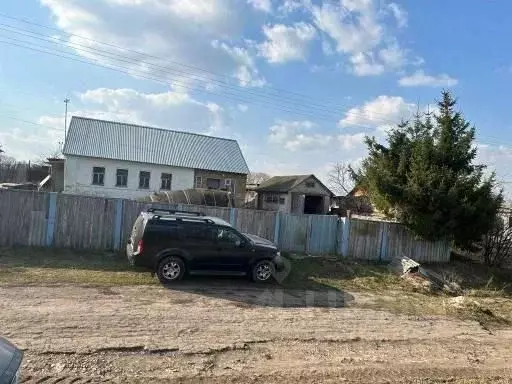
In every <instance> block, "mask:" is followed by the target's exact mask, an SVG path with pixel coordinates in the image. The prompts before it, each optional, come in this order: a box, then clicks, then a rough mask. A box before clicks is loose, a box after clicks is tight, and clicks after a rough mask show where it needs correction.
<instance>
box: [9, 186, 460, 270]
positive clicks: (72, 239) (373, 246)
mask: <svg viewBox="0 0 512 384" xmlns="http://www.w3.org/2000/svg"><path fill="white" fill-rule="evenodd" d="M149 207H159V208H174V209H186V210H189V211H201V212H204V213H205V214H207V215H211V216H217V217H220V218H222V219H224V220H226V221H227V222H229V223H231V225H233V226H234V227H235V228H237V229H238V230H240V231H241V232H244V233H252V234H255V235H258V236H261V237H264V238H266V239H269V240H272V241H274V242H275V243H276V244H278V246H279V247H280V249H281V250H283V251H290V252H301V253H310V254H318V255H321V254H330V255H334V254H338V255H342V257H350V258H356V259H364V260H381V261H387V260H391V259H392V258H393V257H394V256H402V255H406V256H408V257H411V258H413V259H415V260H416V261H419V262H447V261H449V259H450V251H451V245H450V244H449V243H448V242H441V241H439V242H427V241H423V240H420V239H417V238H415V236H413V235H412V234H411V233H410V232H409V231H408V230H407V229H406V228H405V227H404V226H403V225H401V224H397V223H389V222H383V221H369V220H359V219H354V218H352V219H348V218H341V219H338V217H336V216H318V215H284V214H280V213H276V212H269V211H257V210H249V209H238V208H218V207H203V206H194V205H182V204H163V203H140V202H137V201H133V200H123V199H107V198H99V197H87V196H77V195H66V194H57V193H40V192H28V191H9V190H0V246H48V247H51V246H54V247H64V248H76V249H122V248H123V247H124V244H125V243H126V241H127V237H128V235H129V233H130V231H131V228H132V225H133V222H134V221H135V218H136V217H137V215H138V214H139V213H140V212H141V211H143V210H146V209H147V208H149Z"/></svg>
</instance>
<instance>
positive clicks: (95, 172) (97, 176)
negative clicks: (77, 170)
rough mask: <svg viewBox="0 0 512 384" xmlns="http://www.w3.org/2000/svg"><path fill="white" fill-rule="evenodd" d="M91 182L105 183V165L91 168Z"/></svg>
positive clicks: (94, 183)
mask: <svg viewBox="0 0 512 384" xmlns="http://www.w3.org/2000/svg"><path fill="white" fill-rule="evenodd" d="M92 184H93V185H105V167H93V168H92Z"/></svg>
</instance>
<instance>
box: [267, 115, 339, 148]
mask: <svg viewBox="0 0 512 384" xmlns="http://www.w3.org/2000/svg"><path fill="white" fill-rule="evenodd" d="M315 127H316V125H315V124H313V123H312V122H311V121H308V120H305V121H283V120H278V121H277V122H276V124H274V125H273V126H271V127H270V128H269V132H270V133H269V137H268V139H269V142H270V143H272V144H279V145H281V146H283V147H284V148H285V149H287V150H288V151H292V152H294V151H298V150H302V151H306V150H312V149H318V148H322V147H327V146H328V145H329V143H330V141H331V140H332V136H330V135H324V134H319V133H313V132H310V131H311V130H312V129H313V128H315Z"/></svg>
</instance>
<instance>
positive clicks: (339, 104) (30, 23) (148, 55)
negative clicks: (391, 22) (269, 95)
mask: <svg viewBox="0 0 512 384" xmlns="http://www.w3.org/2000/svg"><path fill="white" fill-rule="evenodd" d="M0 16H1V17H4V18H8V19H11V20H15V21H18V22H22V23H26V24H29V25H33V26H37V27H40V28H45V29H49V30H53V31H58V32H60V33H64V34H66V35H68V36H73V37H78V38H80V39H83V40H87V41H91V42H94V43H97V44H101V45H105V46H108V47H112V48H116V49H119V50H122V51H126V52H132V53H135V54H137V55H142V56H145V57H150V58H153V59H157V60H161V61H164V62H169V63H173V64H175V65H179V66H181V67H185V68H190V69H193V70H197V71H200V72H203V73H209V74H212V75H214V76H217V77H218V76H221V77H222V78H225V77H226V76H225V75H219V74H217V73H215V72H212V71H209V70H206V69H203V68H200V67H197V66H192V65H187V64H183V63H180V62H178V61H173V60H170V59H163V58H161V57H158V56H154V55H150V54H147V53H145V52H140V51H136V50H133V49H129V48H125V47H121V46H119V45H115V44H112V43H108V42H102V41H99V40H95V39H91V38H88V37H85V36H81V35H77V34H72V33H69V32H65V31H62V30H60V29H58V28H53V27H50V26H47V25H43V24H38V23H35V22H31V21H28V20H26V19H22V18H16V17H13V16H9V15H6V14H3V13H0ZM2 25H6V24H2ZM7 26H8V27H10V28H14V29H18V30H22V31H27V30H23V29H20V28H16V27H13V26H10V25H7ZM28 32H29V33H32V34H37V35H40V36H45V37H47V38H51V39H52V40H59V41H60V39H56V38H54V37H53V36H48V35H44V34H38V33H37V32H33V31H28ZM46 41H48V40H46ZM68 44H78V45H80V44H79V43H76V42H75V43H73V42H68ZM82 46H83V45H82ZM90 49H95V50H98V49H97V48H90ZM100 51H101V50H100ZM103 52H107V51H103ZM108 53H109V54H111V53H110V52H108ZM132 60H133V59H132ZM141 62H143V61H141ZM137 63H138V62H137ZM143 63H145V64H150V65H153V66H158V65H157V64H153V63H147V62H143ZM159 67H161V68H167V69H170V68H169V67H162V66H159ZM174 71H176V69H174ZM182 72H183V71H182ZM185 73H189V74H190V72H185ZM193 75H194V76H196V77H197V76H198V75H197V74H193ZM208 79H209V80H210V81H211V78H208ZM214 81H217V82H219V80H214ZM223 83H224V84H227V83H226V82H223ZM231 87H233V86H232V85H231ZM237 88H240V89H243V90H244V91H245V92H247V91H248V90H247V89H244V88H243V87H240V86H237ZM267 90H270V91H273V92H274V93H275V92H278V94H277V96H278V97H279V98H280V100H282V96H281V95H279V92H282V93H288V94H292V95H296V96H299V97H301V98H305V99H306V100H305V101H306V102H307V103H308V106H309V107H310V106H312V105H313V106H319V107H321V108H324V109H325V105H323V104H318V103H316V102H314V101H313V102H312V101H311V100H312V99H311V97H310V96H307V95H304V94H301V93H297V92H293V91H289V90H284V89H280V88H276V87H267V88H266V89H265V91H267ZM253 93H254V92H253ZM275 96H276V95H274V96H273V97H275ZM260 97H261V95H260ZM292 100H293V99H292ZM295 102H296V100H295ZM303 102H304V101H303ZM323 102H324V103H325V102H326V103H330V104H333V105H336V108H338V107H346V108H349V109H352V108H353V106H346V105H343V104H341V103H339V102H337V101H336V102H331V101H323ZM302 105H303V104H302ZM349 112H352V113H355V112H353V111H349ZM373 114H374V115H381V116H387V115H385V114H383V113H379V112H373ZM363 117H365V118H366V116H363ZM373 120H376V119H373ZM381 120H382V121H387V122H392V123H393V124H397V122H395V121H392V120H383V119H381Z"/></svg>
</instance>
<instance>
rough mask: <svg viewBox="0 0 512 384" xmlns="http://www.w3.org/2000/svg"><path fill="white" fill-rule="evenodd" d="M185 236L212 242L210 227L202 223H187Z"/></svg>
mask: <svg viewBox="0 0 512 384" xmlns="http://www.w3.org/2000/svg"><path fill="white" fill-rule="evenodd" d="M185 233H186V238H187V239H189V240H193V241H197V242H206V243H213V241H214V233H213V232H212V229H211V228H209V227H206V226H204V225H189V226H188V227H187V229H186V231H185Z"/></svg>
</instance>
